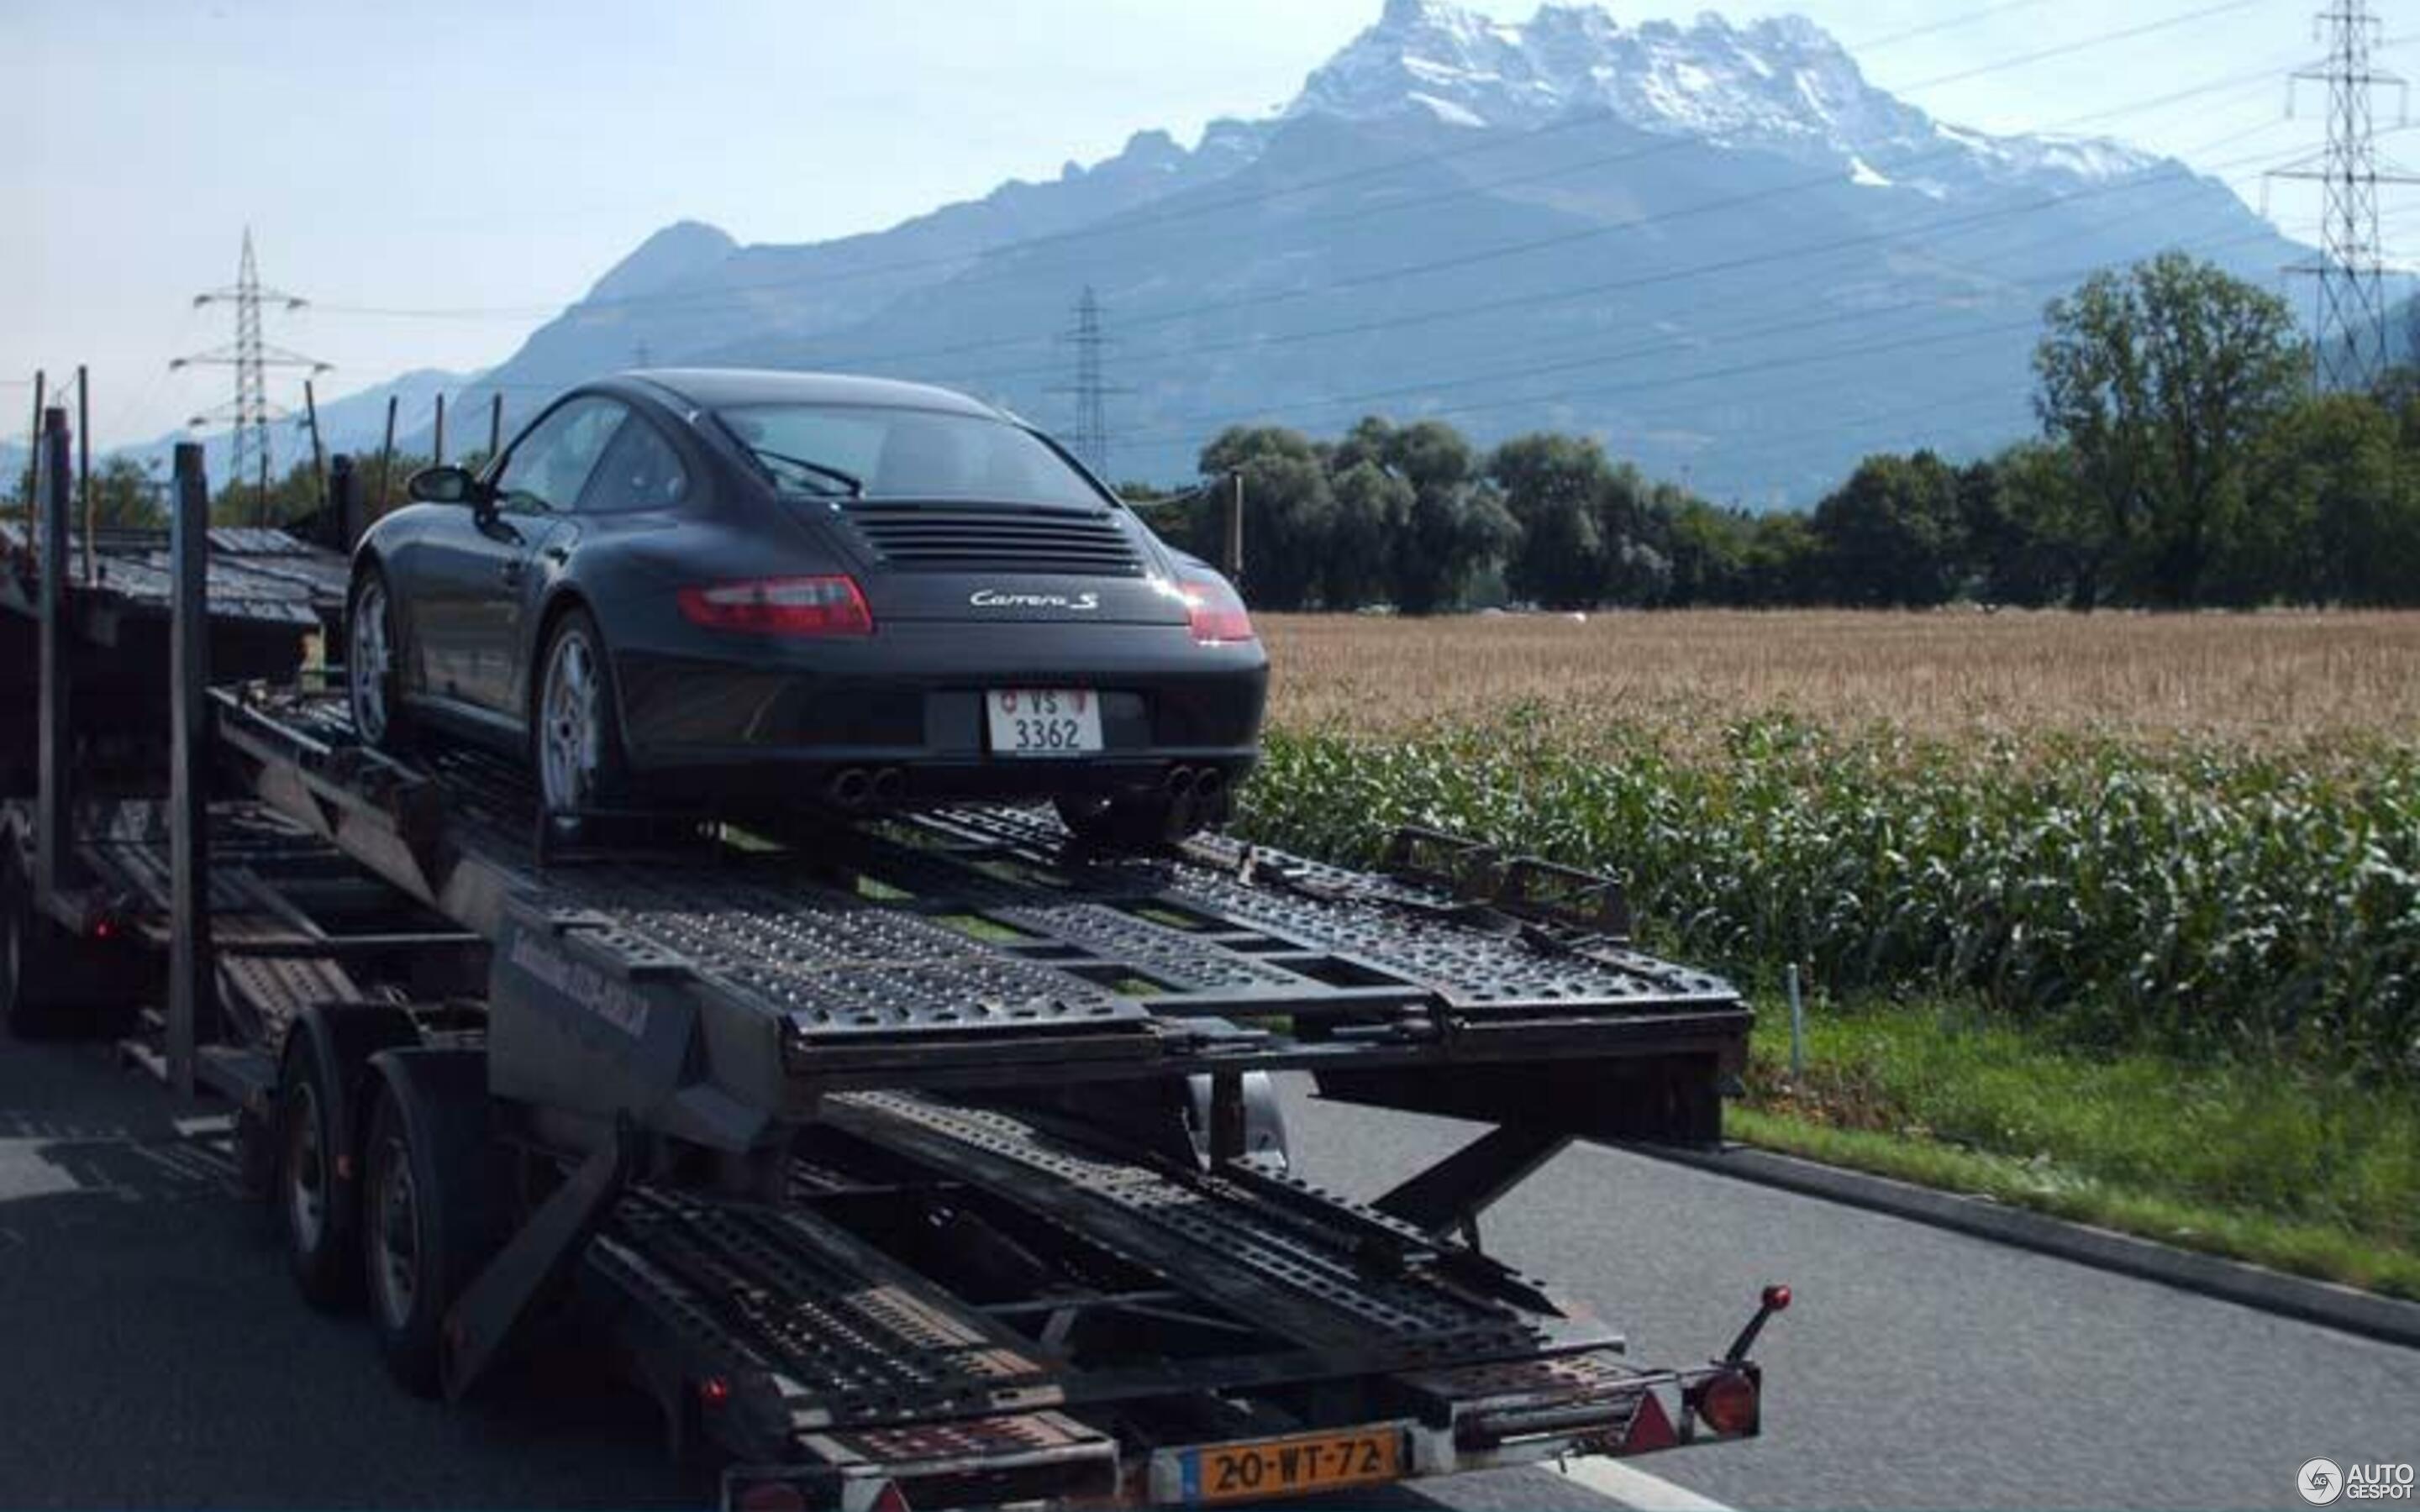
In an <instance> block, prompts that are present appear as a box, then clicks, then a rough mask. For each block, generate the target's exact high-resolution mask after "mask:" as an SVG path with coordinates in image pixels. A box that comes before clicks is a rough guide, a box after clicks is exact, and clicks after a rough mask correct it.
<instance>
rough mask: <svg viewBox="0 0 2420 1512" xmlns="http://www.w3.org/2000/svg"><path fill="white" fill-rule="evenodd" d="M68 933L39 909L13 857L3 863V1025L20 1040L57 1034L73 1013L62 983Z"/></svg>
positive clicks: (0, 954) (0, 1011) (0, 1004)
mask: <svg viewBox="0 0 2420 1512" xmlns="http://www.w3.org/2000/svg"><path fill="white" fill-rule="evenodd" d="M69 943H70V942H69V941H68V939H67V935H66V932H65V931H63V930H61V929H60V928H59V927H58V926H57V925H56V924H54V923H52V922H51V921H50V920H49V919H47V918H43V917H42V916H41V915H40V914H39V913H37V912H35V910H34V890H33V887H31V886H30V885H29V884H28V883H27V882H26V880H25V876H24V872H23V869H21V868H20V867H19V866H18V865H17V864H16V862H15V860H14V859H13V858H0V1023H5V1024H6V1025H7V1026H8V1032H9V1033H10V1034H12V1035H15V1036H17V1037H18V1038H20V1039H33V1038H36V1037H38V1036H42V1035H47V1034H52V1033H55V1032H56V1031H57V1030H58V1029H59V1028H60V1027H61V1026H62V1024H61V1021H62V1018H63V1017H64V1015H65V1012H66V1010H67V1008H68V1006H69V1005H68V1000H67V995H65V994H64V993H63V992H62V991H61V990H60V987H59V980H60V977H61V975H62V974H63V973H64V971H65V970H66V968H67V966H68V964H69V962H68V960H67V952H66V949H65V947H66V946H67V945H68V944H69Z"/></svg>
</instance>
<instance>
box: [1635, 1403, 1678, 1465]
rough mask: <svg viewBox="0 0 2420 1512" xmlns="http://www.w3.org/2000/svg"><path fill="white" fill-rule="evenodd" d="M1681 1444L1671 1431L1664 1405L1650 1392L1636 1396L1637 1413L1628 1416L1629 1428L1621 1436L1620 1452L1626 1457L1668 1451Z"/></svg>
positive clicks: (1676, 1435)
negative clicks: (1655, 1451) (1649, 1451)
mask: <svg viewBox="0 0 2420 1512" xmlns="http://www.w3.org/2000/svg"><path fill="white" fill-rule="evenodd" d="M1680 1442H1681V1439H1680V1435H1678V1434H1676V1433H1674V1432H1673V1431H1672V1419H1671V1417H1670V1416H1669V1415H1668V1414H1667V1413H1666V1412H1665V1411H1664V1404H1663V1403H1662V1402H1661V1401H1658V1400H1657V1399H1656V1396H1655V1394H1654V1393H1653V1392H1652V1391H1642V1392H1640V1393H1639V1394H1638V1411H1637V1412H1633V1413H1631V1414H1630V1428H1629V1431H1627V1432H1625V1433H1623V1434H1622V1436H1621V1452H1622V1453H1623V1454H1626V1455H1635V1454H1645V1453H1646V1452H1647V1451H1648V1450H1650V1449H1669V1448H1670V1447H1672V1445H1674V1444H1676V1443H1680Z"/></svg>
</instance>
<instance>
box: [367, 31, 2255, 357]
mask: <svg viewBox="0 0 2420 1512" xmlns="http://www.w3.org/2000/svg"><path fill="white" fill-rule="evenodd" d="M2261 3H2263V0H2218V3H2216V4H2211V5H2205V6H2201V7H2198V8H2195V9H2192V10H2187V11H2183V12H2180V13H2178V14H2175V15H2171V16H2166V17H2163V18H2161V19H2159V20H2156V21H2150V22H2145V23H2139V24H2136V25H2133V26H2127V27H2121V28H2119V29H2117V30H2115V31H2109V32H2102V33H2099V34H2096V35H2094V36H2091V37H2085V38H2078V39H2074V40H2072V41H2069V42H2065V43H2061V44H2059V45H2058V46H2056V47H2053V48H2047V49H2042V50H2040V51H2037V52H2033V53H2027V54H2018V55H2016V56H2012V57H2006V58H2001V59H1997V60H1995V61H1993V62H1988V63H1983V64H1979V65H1976V66H1974V67H1972V68H1967V69H1959V70H1957V71H1955V72H1953V73H1947V74H1941V75H1936V76H1934V77H1931V78H1926V79H1919V80H1916V81H1914V82H1912V83H1909V84H1906V85H1900V86H1898V87H1897V88H1896V89H1895V90H1894V91H1893V92H1894V93H1910V92H1914V91H1916V90H1922V89H1929V88H1932V87H1934V86H1936V85H1943V84H1948V83H1953V82H1959V81H1962V80H1966V79H1973V78H1978V77H1981V76H1983V75H1985V74H1990V73H1995V72H2000V71H2004V70H2006V69H2014V68H2021V67H2024V66H2026V65H2028V64H2031V63H2035V62H2039V61H2041V60H2043V59H2046V58H2050V57H2056V56H2063V55H2067V54H2073V53H2078V52H2082V51H2085V50H2086V49H2089V48H2093V47H2099V46H2102V45H2106V44H2108V43H2112V42H2118V41H2127V40H2132V39H2136V38H2140V37H2145V36H2149V35H2152V34H2155V33H2158V32H2163V31H2167V30H2172V29H2174V28H2176V27H2180V26H2185V25H2191V24H2193V23H2196V22H2201V21H2207V20H2210V19H2211V18H2213V17H2216V16H2219V15H2223V14H2226V13H2227V12H2230V11H2235V10H2241V9H2243V8H2246V7H2249V6H2253V5H2257V4H2261ZM2010 8H2013V7H2012V6H2010V5H2008V4H2002V5H1996V6H1987V7H1984V8H1979V9H1978V10H1976V11H1974V12H1970V13H1968V14H1967V15H1965V16H1962V17H1959V18H1952V19H1951V20H1948V21H1945V22H1943V23H1937V24H1936V25H1931V26H1926V27H1919V28H1916V30H1915V31H1913V32H1910V33H1904V34H1900V35H1898V36H1895V37H1891V38H1886V39H1883V41H1882V42H1880V43H1874V44H1869V45H1868V49H1867V50H1868V51H1869V52H1870V51H1872V49H1873V48H1874V47H1876V46H1882V45H1888V44H1889V43H1890V42H1893V41H1898V40H1904V39H1906V37H1908V36H1913V35H1918V34H1920V33H1922V32H1924V31H1929V30H1937V29H1945V28H1946V27H1947V26H1949V25H1952V24H1963V23H1966V22H1970V21H1975V20H1979V19H1982V18H1983V17H1985V16H1989V15H1993V14H1997V13H1999V12H2000V11H2003V10H2006V9H2010ZM2130 108H2132V107H2130ZM2126 113H2127V112H2126V110H2119V111H2115V112H2102V113H2095V114H2094V115H2088V116H2080V117H2077V118H2076V119H2075V120H2074V121H2072V122H2071V123H2069V124H2081V123H2082V122H2084V121H2088V120H2093V119H2097V118H2102V116H2108V115H2122V114H2126ZM1618 119H1619V117H1617V116H1613V115H1612V113H1610V112H1603V111H1597V112H1588V113H1583V114H1581V115H1578V116H1569V117H1566V118H1564V119H1561V120H1558V121H1553V122H1549V123H1547V124H1546V125H1544V126H1541V127H1537V128H1533V129H1531V130H1529V131H1524V132H1522V133H1520V134H1519V135H1517V136H1507V137H1502V138H1492V139H1487V140H1482V141H1479V142H1474V143H1471V144H1468V145H1466V146H1464V147H1453V148H1449V149H1446V150H1443V151H1438V152H1428V153H1419V154H1412V155H1409V156H1406V157H1404V158H1402V159H1398V160H1395V161H1393V162H1384V163H1377V164H1373V165H1370V166H1368V167H1364V168H1357V169H1353V170H1349V171H1347V172H1344V173H1341V174H1333V175H1327V176H1324V177H1317V178H1311V179H1305V180H1297V181H1294V182H1290V183H1284V184H1277V185H1272V186H1270V187H1269V188H1267V189H1263V190H1257V191H1253V192H1250V193H1241V194H1233V195H1228V196H1224V197H1220V198H1214V199H1210V200H1205V201H1196V202H1192V203H1188V204H1185V205H1171V206H1164V207H1161V208H1157V209H1154V210H1149V211H1146V212H1143V213H1141V214H1138V215H1132V216H1127V217H1124V218H1121V219H1120V220H1119V221H1118V222H1117V223H1116V224H1110V225H1092V226H1084V227H1078V228H1077V229H1074V230H1069V231H1061V232H1051V233H1047V234H1045V235H1041V236H1034V237H1027V238H1022V239H1017V240H1014V241H1009V242H1003V243H1000V244H997V245H995V246H991V247H987V248H985V249H983V250H982V251H981V252H980V253H979V254H965V255H945V256H933V257H926V258H922V259H910V260H906V261H892V262H885V263H883V264H881V265H879V266H878V267H874V268H864V269H848V270H822V271H817V272H811V273H801V274H794V275H790V276H787V277H783V278H775V279H761V280H758V281H756V282H754V283H750V284H744V285H733V286H730V287H726V288H716V289H693V290H687V291H676V292H669V293H659V294H630V295H625V296H621V297H618V298H615V299H610V300H597V301H574V302H573V304H571V305H544V306H540V305H520V306H489V307H485V308H482V307H476V306H458V307H454V308H419V309H413V308H405V307H394V306H369V305H324V306H321V308H322V309H325V310H328V311H331V312H335V313H342V314H351V315H377V316H404V317H421V318H435V319H457V318H470V317H473V316H488V315H494V316H507V315H509V316H519V317H527V316H533V315H552V314H557V313H560V312H562V311H564V310H566V309H569V308H575V307H576V308H580V309H585V310H603V309H613V308H627V307H630V306H655V307H675V306H688V307H691V308H698V307H704V308H706V309H709V310H711V309H714V308H716V307H718V306H719V307H723V308H734V309H744V308H746V307H747V305H748V302H749V300H750V298H751V297H752V296H754V295H757V294H761V293H763V292H766V291H768V290H772V289H786V288H797V287H808V286H814V285H824V284H830V283H839V282H844V281H846V280H849V279H857V278H865V277H869V276H875V275H876V274H880V275H885V276H889V275H895V274H897V273H900V272H905V271H912V270H923V269H930V268H945V267H960V266H964V265H965V264H967V263H969V262H970V261H973V260H975V258H976V257H978V256H980V257H982V258H986V259H988V258H995V257H998V256H1000V255H1002V254H1007V253H1020V252H1027V251H1031V250H1033V249H1035V248H1040V247H1048V246H1056V245H1073V246H1078V247H1081V248H1084V249H1086V250H1087V251H1097V249H1098V247H1099V246H1100V244H1101V242H1102V240H1103V239H1105V238H1109V237H1115V236H1120V235H1124V234H1125V233H1127V232H1129V231H1133V230H1141V229H1147V228H1149V227H1151V226H1154V225H1157V224H1164V223H1166V222H1168V221H1171V220H1184V219H1193V218H1198V217H1202V216H1206V215H1215V214H1225V213H1228V212H1231V211H1233V210H1235V209H1238V208H1245V207H1248V206H1250V205H1256V204H1260V203H1264V202H1265V201H1268V200H1272V199H1277V198H1281V197H1284V196H1286V195H1290V194H1298V193H1307V192H1309V191H1311V190H1313V189H1320V188H1329V187H1334V186H1335V185H1338V184H1343V183H1350V182H1356V181H1360V180H1364V179H1367V178H1371V177H1379V176H1382V175H1385V174H1388V173H1393V172H1398V171H1401V170H1403V169H1404V168H1409V167H1419V166H1426V165H1429V164H1432V163H1435V162H1444V161H1448V160H1451V159H1456V158H1460V157H1465V156H1468V155H1471V154H1474V153H1481V152H1489V151H1495V150H1497V149H1499V148H1507V149H1509V148H1512V147H1520V146H1524V145H1526V144H1528V143H1532V142H1534V141H1536V140H1538V139H1540V138H1543V137H1546V136H1549V135H1552V134H1555V133H1558V132H1562V131H1573V130H1576V129H1579V128H1583V127H1588V126H1592V125H1600V124H1603V123H1605V122H1606V121H1608V120H1618ZM1707 142H1708V138H1706V137H1705V136H1703V135H1701V134H1699V133H1696V132H1687V133H1682V134H1678V135H1674V136H1672V137H1669V138H1667V139H1665V140H1663V141H1659V142H1656V143H1654V144H1652V145H1650V146H1649V147H1643V148H1639V149H1637V150H1636V151H1634V152H1631V153H1627V154H1623V155H1622V156H1623V158H1624V159H1625V160H1635V159H1637V158H1643V157H1649V156H1653V155H1657V154H1660V153H1665V152H1671V151H1678V150H1680V149H1682V148H1683V147H1690V146H1703V145H1706V143H1707ZM1949 150H1959V149H1958V148H1954V147H1953V148H1951V149H1949ZM1588 165H1590V164H1578V165H1572V166H1570V167H1567V168H1566V169H1564V170H1562V171H1564V172H1575V171H1578V170H1579V168H1580V167H1584V166H1588ZM1826 181H1829V180H1826ZM1484 187H1485V186H1481V188H1480V189H1479V190H1477V191H1474V190H1457V191H1454V192H1453V193H1473V192H1484Z"/></svg>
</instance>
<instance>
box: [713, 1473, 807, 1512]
mask: <svg viewBox="0 0 2420 1512" xmlns="http://www.w3.org/2000/svg"><path fill="white" fill-rule="evenodd" d="M731 1504H732V1505H733V1506H734V1507H736V1508H737V1509H738V1512H807V1496H806V1493H805V1492H804V1491H801V1490H799V1486H798V1482H796V1481H787V1480H760V1481H758V1482H756V1483H755V1484H754V1485H752V1486H743V1487H741V1488H740V1489H739V1494H738V1495H737V1496H735V1497H733V1498H732V1499H731Z"/></svg>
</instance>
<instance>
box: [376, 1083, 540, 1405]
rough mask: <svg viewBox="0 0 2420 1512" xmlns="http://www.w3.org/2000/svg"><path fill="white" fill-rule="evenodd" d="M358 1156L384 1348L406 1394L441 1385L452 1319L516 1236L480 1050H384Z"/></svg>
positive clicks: (435, 1389) (378, 1328)
mask: <svg viewBox="0 0 2420 1512" xmlns="http://www.w3.org/2000/svg"><path fill="white" fill-rule="evenodd" d="M375 1086H376V1091H375V1092H374V1094H373V1096H374V1097H375V1100H376V1101H375V1104H374V1105H373V1107H372V1109H371V1112H370V1124H369V1140H368V1143H367V1144H366V1145H365V1147H364V1149H363V1155H362V1248H361V1261H362V1268H363V1269H362V1275H363V1284H364V1286H365V1289H366V1290H367V1292H368V1294H369V1315H370V1328H371V1330H372V1332H373V1333H375V1334H376V1335H377V1336H378V1344H379V1353H380V1355H381V1356H383V1357H384V1358H385V1360H386V1365H387V1369H388V1370H389V1371H390V1372H391V1373H392V1374H393V1375H394V1376H395V1379H396V1381H398V1382H400V1383H401V1384H402V1385H403V1387H404V1389H405V1390H407V1391H410V1392H411V1393H412V1394H413V1395H415V1396H436V1395H437V1394H438V1393H439V1391H440V1390H441V1389H442V1386H443V1384H444V1364H445V1356H444V1327H445V1315H446V1313H447V1312H448V1311H449V1310H451V1309H452V1307H453V1305H454V1304H455V1303H456V1302H457V1301H458V1300H459V1299H460V1297H461V1295H462V1293H463V1291H464V1290H465V1289H466V1288H468V1287H469V1286H470V1284H471V1282H472V1280H473V1278H474V1277H476V1276H477V1275H478V1273H480V1271H481V1270H483V1269H485V1267H486V1266H487V1264H488V1262H489V1260H490V1259H492V1258H494V1257H495V1255H496V1252H497V1251H498V1250H499V1249H501V1248H503V1246H504V1241H505V1239H506V1238H508V1237H509V1236H510V1234H511V1231H512V1217H513V1208H512V1200H511V1194H512V1183H511V1182H510V1181H509V1180H506V1179H505V1175H506V1171H505V1167H504V1164H503V1163H502V1162H501V1160H500V1159H499V1156H498V1151H497V1149H496V1145H495V1141H494V1140H493V1138H492V1137H491V1136H490V1131H489V1120H488V1087H487V1072H486V1066H485V1063H484V1061H483V1060H482V1058H481V1057H480V1056H479V1055H478V1053H476V1052H465V1051H459V1050H405V1051H396V1052H391V1053H390V1054H388V1055H386V1056H384V1057H381V1058H380V1063H379V1064H378V1066H377V1074H376V1077H375Z"/></svg>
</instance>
